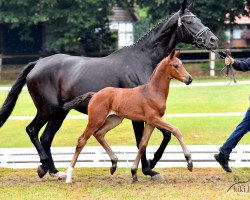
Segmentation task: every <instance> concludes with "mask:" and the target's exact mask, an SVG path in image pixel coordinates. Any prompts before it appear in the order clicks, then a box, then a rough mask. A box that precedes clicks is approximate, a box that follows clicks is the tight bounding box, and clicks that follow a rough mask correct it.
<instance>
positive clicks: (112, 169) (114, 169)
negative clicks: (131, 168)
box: [110, 166, 116, 175]
mask: <svg viewBox="0 0 250 200" xmlns="http://www.w3.org/2000/svg"><path fill="white" fill-rule="evenodd" d="M115 171H116V166H115V167H114V166H112V167H110V174H111V175H113V174H114V173H115Z"/></svg>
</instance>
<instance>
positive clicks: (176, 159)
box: [0, 145, 250, 168]
mask: <svg viewBox="0 0 250 200" xmlns="http://www.w3.org/2000/svg"><path fill="white" fill-rule="evenodd" d="M219 147H220V146H219V145H188V149H189V150H190V152H191V154H192V159H193V162H194V167H198V168H204V167H219V164H218V163H217V162H216V161H215V160H214V154H215V153H217V152H218V149H219ZM111 148H112V149H113V151H114V152H115V154H116V155H117V156H118V159H119V162H118V167H122V168H130V167H131V166H132V163H133V161H134V159H135V157H136V153H137V148H136V147H134V146H111ZM157 148H158V147H157V146H148V148H147V156H148V158H149V159H151V158H153V155H154V153H155V152H156V150H157ZM74 150H75V148H74V147H54V148H52V154H53V158H54V161H55V165H56V166H57V167H63V168H64V167H68V166H69V164H70V161H71V159H72V157H73V153H74ZM230 158H231V161H230V166H232V167H250V145H238V146H237V147H236V148H235V149H234V151H233V152H232V154H231V157H230ZM38 165H40V162H39V157H38V155H37V152H36V150H35V149H34V148H15V149H14V148H0V167H4V168H36V167H37V166H38ZM110 166H111V164H110V158H109V156H108V155H107V154H106V152H105V151H104V149H103V148H102V147H100V146H92V147H85V148H84V149H83V151H82V153H81V155H80V156H79V159H78V162H77V164H76V167H87V168H88V167H110ZM156 167H158V168H169V167H186V160H185V158H184V155H183V153H182V149H181V147H180V146H179V145H171V146H168V147H167V149H166V151H165V153H164V154H163V157H162V159H161V160H160V162H158V164H157V166H156Z"/></svg>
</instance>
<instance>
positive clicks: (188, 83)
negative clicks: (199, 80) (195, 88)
mask: <svg viewBox="0 0 250 200" xmlns="http://www.w3.org/2000/svg"><path fill="white" fill-rule="evenodd" d="M184 82H185V84H186V85H190V84H191V83H192V82H193V78H192V76H186V78H185V81H184Z"/></svg>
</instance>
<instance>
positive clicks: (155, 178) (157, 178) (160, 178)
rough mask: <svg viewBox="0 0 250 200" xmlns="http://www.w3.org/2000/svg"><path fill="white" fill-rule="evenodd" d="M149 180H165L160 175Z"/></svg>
mask: <svg viewBox="0 0 250 200" xmlns="http://www.w3.org/2000/svg"><path fill="white" fill-rule="evenodd" d="M151 180H152V181H164V180H165V179H164V178H163V177H162V176H161V175H160V174H156V175H154V176H151Z"/></svg>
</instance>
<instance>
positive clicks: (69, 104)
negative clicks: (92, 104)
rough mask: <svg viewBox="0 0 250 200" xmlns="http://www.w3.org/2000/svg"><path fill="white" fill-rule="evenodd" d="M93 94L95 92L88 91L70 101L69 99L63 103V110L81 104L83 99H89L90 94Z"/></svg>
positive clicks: (68, 109)
mask: <svg viewBox="0 0 250 200" xmlns="http://www.w3.org/2000/svg"><path fill="white" fill-rule="evenodd" d="M94 94H95V92H89V93H86V94H83V95H81V96H78V97H76V98H75V99H73V100H72V101H69V102H67V103H65V104H64V105H63V107H62V108H63V110H65V111H70V110H71V109H75V108H77V107H78V106H79V105H81V104H82V103H83V102H84V101H86V100H88V101H89V100H90V99H91V98H92V96H93V95H94Z"/></svg>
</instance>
